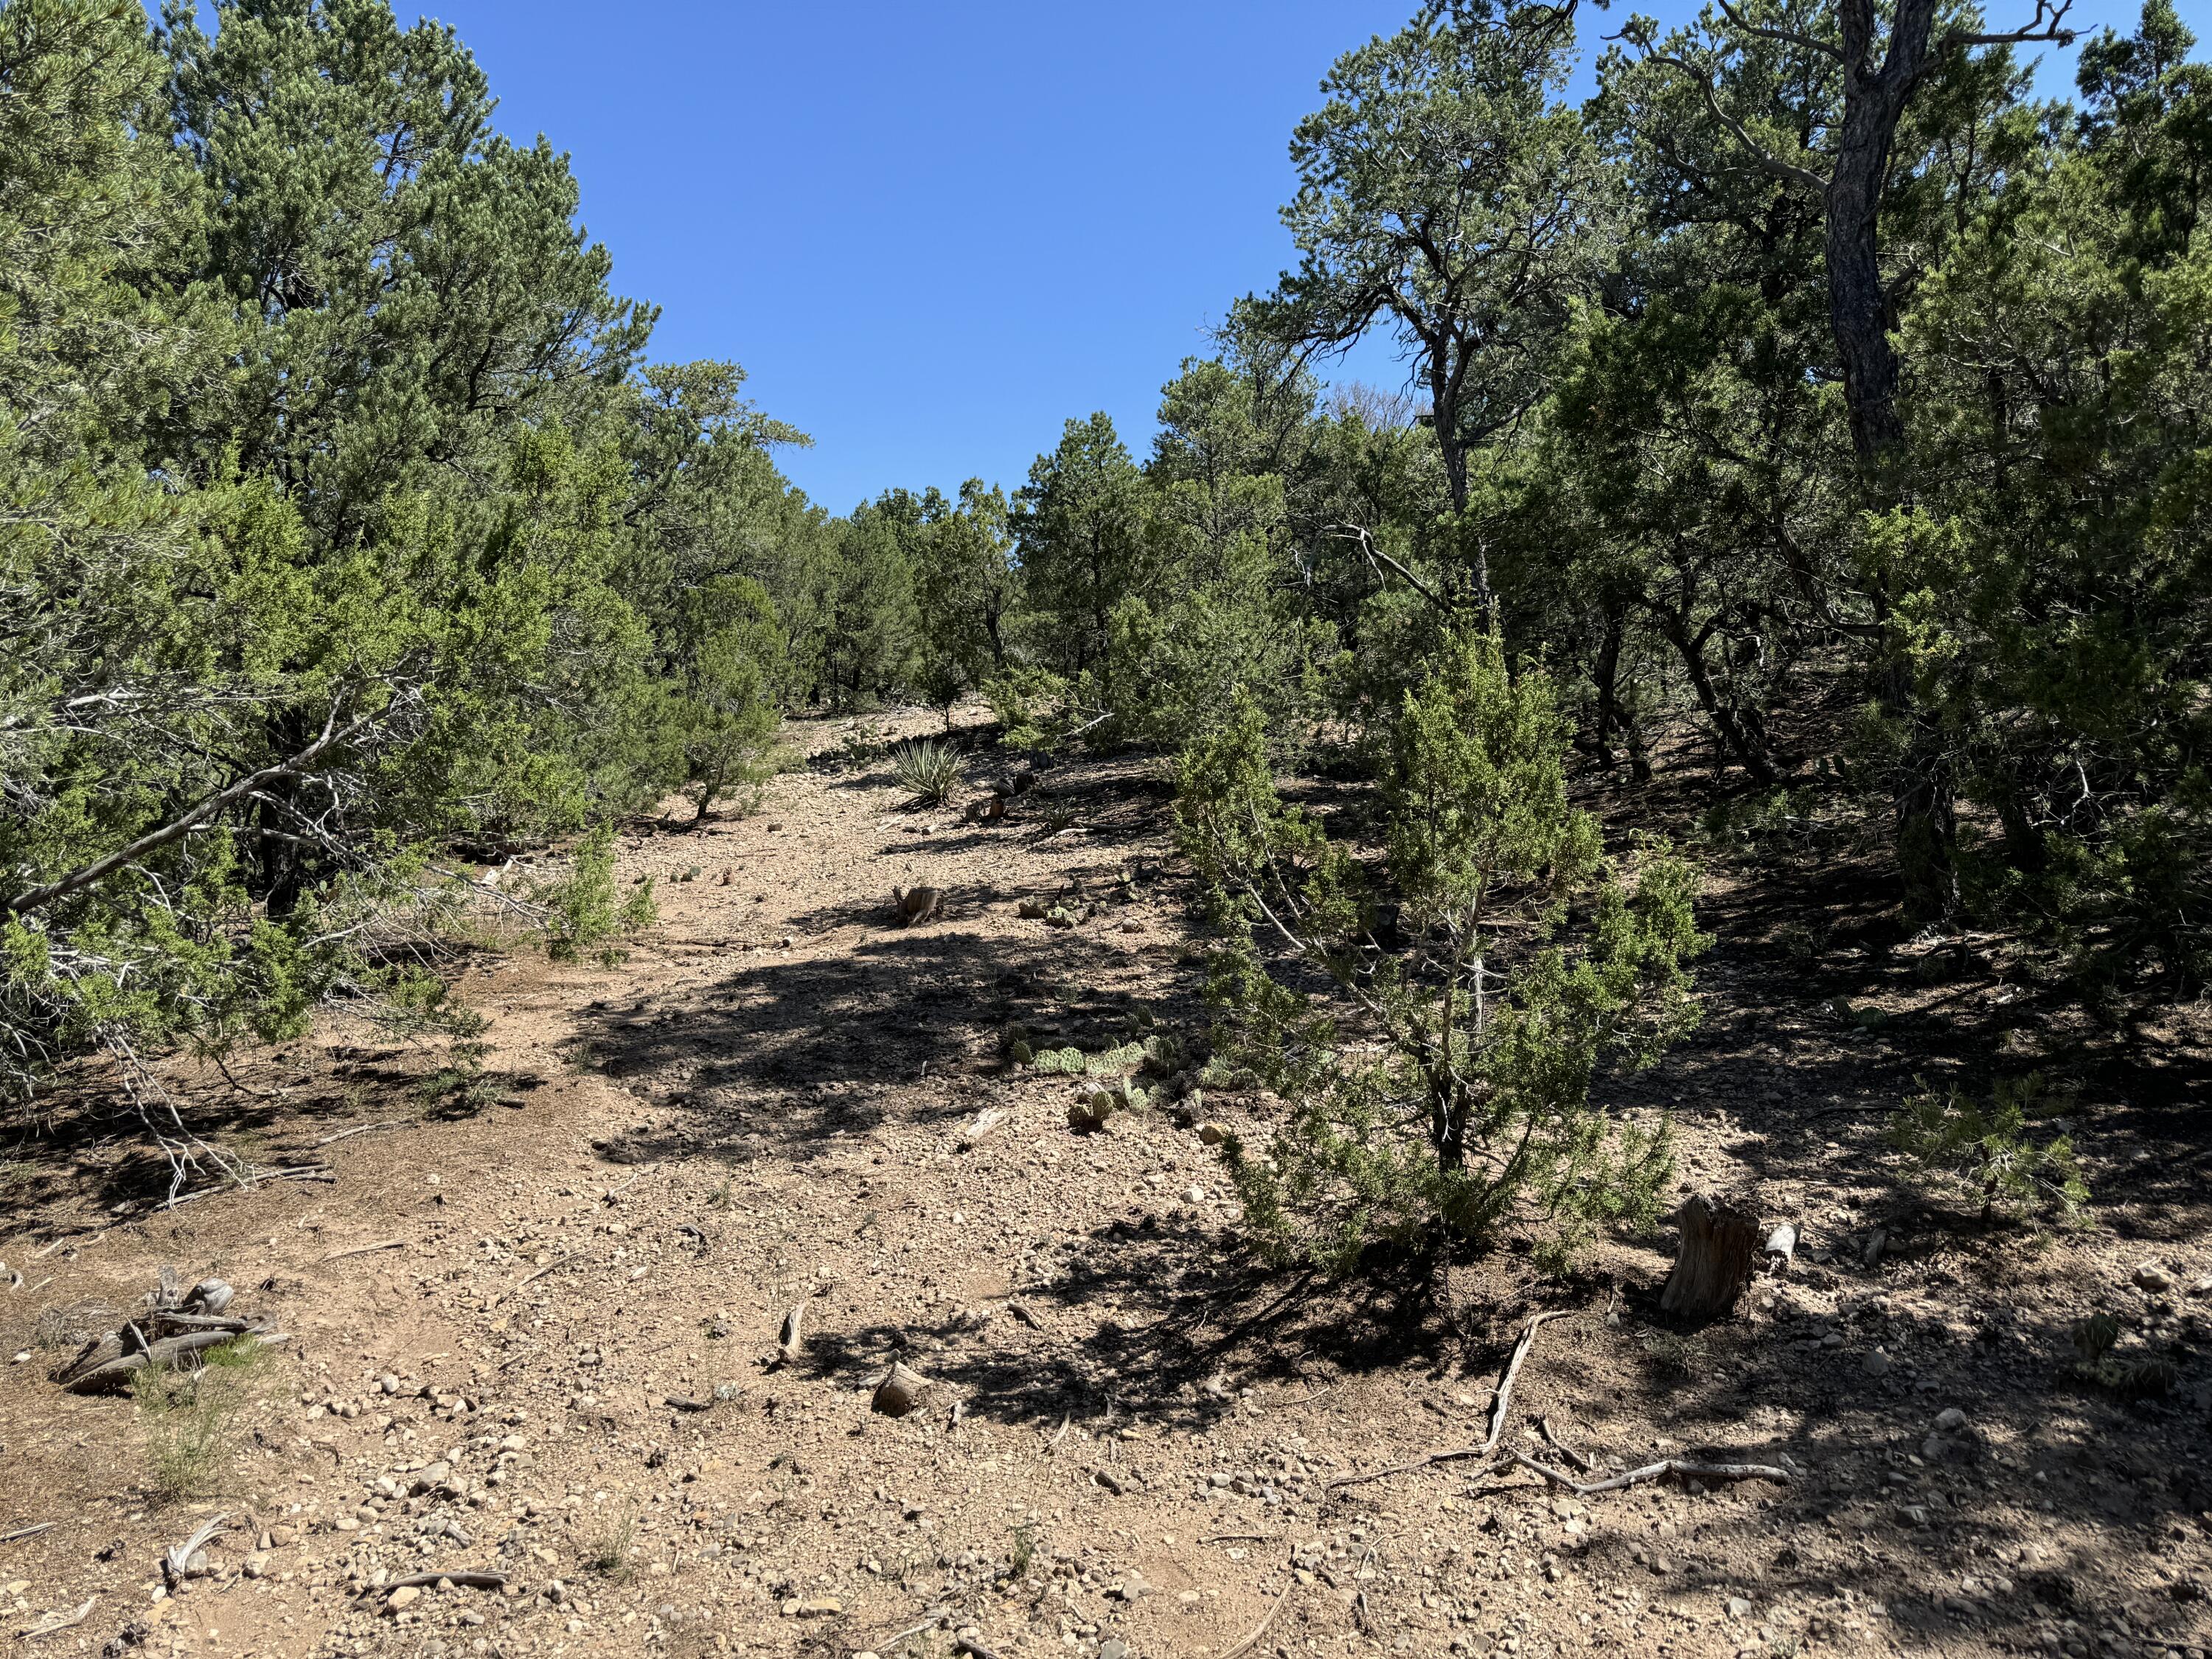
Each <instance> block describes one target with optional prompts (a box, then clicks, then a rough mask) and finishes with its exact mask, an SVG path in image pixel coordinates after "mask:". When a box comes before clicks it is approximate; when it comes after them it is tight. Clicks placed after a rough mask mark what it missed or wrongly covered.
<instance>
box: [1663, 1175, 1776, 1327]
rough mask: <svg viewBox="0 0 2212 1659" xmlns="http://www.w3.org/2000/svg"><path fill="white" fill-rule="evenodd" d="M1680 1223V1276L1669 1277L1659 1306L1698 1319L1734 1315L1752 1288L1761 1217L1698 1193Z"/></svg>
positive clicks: (1676, 1257)
mask: <svg viewBox="0 0 2212 1659" xmlns="http://www.w3.org/2000/svg"><path fill="white" fill-rule="evenodd" d="M1677 1219H1678V1220H1679V1221H1680V1223H1681V1227H1682V1237H1681V1242H1680V1243H1678V1244H1677V1245H1676V1246H1675V1247H1674V1272H1672V1273H1668V1275H1667V1288H1666V1289H1665V1290H1663V1291H1661V1292H1660V1293H1659V1305H1660V1306H1661V1307H1662V1308H1663V1309H1664V1310H1666V1311H1668V1313H1673V1314H1681V1315H1683V1316H1686V1317H1687V1318H1692V1319H1710V1318H1712V1317H1715V1316H1718V1315H1721V1314H1724V1313H1727V1312H1729V1310H1731V1309H1733V1308H1734V1307H1735V1304H1736V1298H1737V1297H1740V1296H1741V1295H1742V1294H1743V1289H1744V1286H1745V1285H1748V1284H1750V1283H1751V1268H1752V1261H1753V1256H1754V1255H1756V1254H1757V1252H1758V1249H1759V1212H1757V1211H1755V1210H1753V1209H1750V1208H1748V1207H1747V1206H1744V1205H1742V1204H1740V1203H1737V1202H1735V1200H1730V1199H1709V1198H1707V1197H1706V1196H1705V1194H1703V1193H1692V1194H1691V1195H1690V1196H1689V1197H1688V1198H1686V1199H1685V1200H1683V1202H1682V1209H1681V1212H1680V1215H1679V1216H1678V1217H1677Z"/></svg>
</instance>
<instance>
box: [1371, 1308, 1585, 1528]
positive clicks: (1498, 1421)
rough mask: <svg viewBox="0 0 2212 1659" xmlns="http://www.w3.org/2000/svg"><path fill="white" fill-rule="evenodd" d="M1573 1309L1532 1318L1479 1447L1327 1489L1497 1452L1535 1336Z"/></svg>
mask: <svg viewBox="0 0 2212 1659" xmlns="http://www.w3.org/2000/svg"><path fill="white" fill-rule="evenodd" d="M1570 1311H1571V1310H1568V1309H1565V1308H1555V1309H1553V1310H1551V1311H1550V1312H1548V1313H1540V1314H1538V1315H1537V1316H1535V1317H1534V1319H1531V1320H1530V1321H1529V1322H1528V1325H1527V1326H1526V1327H1525V1328H1523V1329H1522V1332H1521V1340H1519V1341H1517V1342H1516V1343H1515V1344H1514V1345H1513V1356H1512V1358H1510V1359H1508V1360H1507V1361H1506V1362H1505V1372H1504V1376H1500V1377H1499V1378H1498V1393H1497V1395H1496V1396H1495V1397H1494V1398H1492V1401H1491V1402H1490V1433H1489V1436H1488V1437H1487V1438H1486V1439H1485V1440H1484V1441H1483V1442H1482V1443H1481V1444H1480V1445H1479V1446H1453V1447H1449V1448H1448V1449H1445V1450H1443V1451H1433V1452H1430V1453H1429V1454H1428V1455H1425V1456H1423V1457H1416V1458H1413V1459H1412V1460H1411V1461H1409V1462H1404V1463H1393V1464H1391V1465H1390V1466H1389V1468H1380V1469H1372V1470H1370V1471H1369V1472H1368V1473H1367V1474H1347V1475H1345V1476H1343V1477H1342V1478H1341V1479H1340V1480H1332V1481H1330V1482H1329V1483H1328V1491H1330V1492H1334V1491H1336V1490H1338V1489H1339V1488H1340V1487H1343V1486H1364V1484H1365V1483H1366V1482H1368V1481H1370V1480H1382V1479H1383V1478H1384V1477H1385V1476H1387V1475H1393V1474H1410V1473H1412V1472H1413V1470H1415V1469H1425V1468H1431V1466H1433V1465H1435V1464H1437V1463H1451V1462H1459V1461H1461V1460H1462V1459H1465V1458H1470V1457H1489V1456H1491V1455H1494V1454H1495V1453H1496V1452H1497V1450H1498V1442H1499V1441H1500V1440H1502V1439H1504V1436H1505V1413H1506V1410H1507V1407H1509V1406H1510V1404H1511V1402H1512V1400H1513V1384H1514V1383H1515V1381H1516V1379H1517V1378H1518V1377H1519V1376H1520V1375H1521V1362H1522V1360H1524V1359H1526V1358H1528V1350H1529V1348H1530V1347H1531V1346H1534V1343H1535V1340H1536V1333H1537V1332H1538V1331H1539V1330H1541V1329H1542V1328H1543V1327H1544V1324H1545V1322H1547V1321H1548V1320H1553V1319H1560V1318H1564V1317H1565V1316H1566V1315H1567V1313H1568V1312H1570Z"/></svg>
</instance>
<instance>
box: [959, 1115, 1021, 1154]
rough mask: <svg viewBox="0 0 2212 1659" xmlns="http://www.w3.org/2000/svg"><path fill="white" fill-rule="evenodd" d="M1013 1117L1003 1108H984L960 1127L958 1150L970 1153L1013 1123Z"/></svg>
mask: <svg viewBox="0 0 2212 1659" xmlns="http://www.w3.org/2000/svg"><path fill="white" fill-rule="evenodd" d="M1013 1118H1014V1115H1013V1113H1012V1112H1011V1111H1009V1110H1008V1109H1006V1107H1004V1106H986V1107H985V1108H984V1109H982V1110H981V1111H980V1112H978V1113H976V1114H975V1116H974V1117H973V1118H971V1119H969V1121H967V1122H966V1123H963V1124H962V1125H961V1126H960V1150H961V1151H962V1152H974V1151H975V1148H977V1147H978V1146H981V1145H982V1144H983V1143H984V1142H985V1141H986V1140H988V1139H990V1138H991V1137H992V1136H993V1135H994V1134H996V1133H998V1132H999V1131H1000V1130H1001V1129H1003V1128H1005V1127H1006V1125H1007V1124H1009V1123H1011V1122H1012V1121H1013Z"/></svg>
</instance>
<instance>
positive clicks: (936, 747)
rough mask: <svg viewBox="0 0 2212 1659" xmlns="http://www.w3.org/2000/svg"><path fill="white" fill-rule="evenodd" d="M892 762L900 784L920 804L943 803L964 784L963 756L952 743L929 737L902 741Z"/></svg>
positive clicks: (938, 804) (916, 803)
mask: <svg viewBox="0 0 2212 1659" xmlns="http://www.w3.org/2000/svg"><path fill="white" fill-rule="evenodd" d="M893 765H894V767H895V768H896V771H897V773H898V781H899V787H900V788H902V789H903V790H905V791H906V792H907V793H908V795H909V796H911V797H912V798H913V799H914V802H915V805H918V806H942V805H945V802H947V801H949V800H951V799H952V794H953V792H954V791H955V790H957V788H959V787H960V756H959V754H958V752H957V750H954V749H953V748H952V746H951V744H942V743H939V742H936V741H935V740H933V739H932V738H917V739H915V741H913V742H911V743H905V744H900V745H899V749H898V753H897V755H896V757H895V758H894V760H893Z"/></svg>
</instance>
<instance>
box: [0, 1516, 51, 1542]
mask: <svg viewBox="0 0 2212 1659" xmlns="http://www.w3.org/2000/svg"><path fill="white" fill-rule="evenodd" d="M59 1524H60V1523H59V1522H53V1521H35V1522H32V1523H31V1524H30V1525H29V1526H27V1527H18V1528H15V1531H13V1532H0V1544H12V1543H14V1542H15V1541H16V1540H17V1539H19V1538H36V1537H37V1536H38V1535H39V1534H40V1533H42V1532H52V1530H53V1529H54V1528H55V1527H56V1526H58V1525H59Z"/></svg>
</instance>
